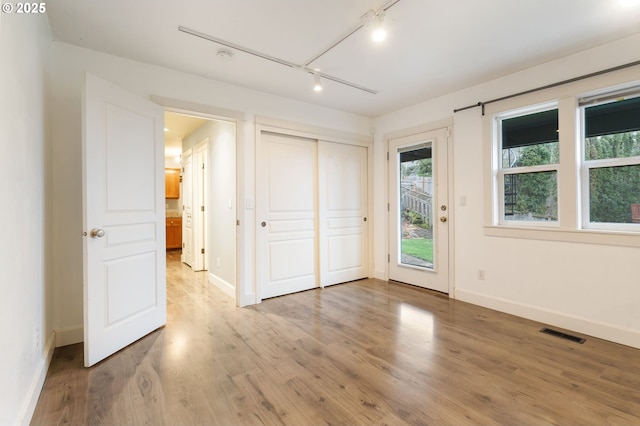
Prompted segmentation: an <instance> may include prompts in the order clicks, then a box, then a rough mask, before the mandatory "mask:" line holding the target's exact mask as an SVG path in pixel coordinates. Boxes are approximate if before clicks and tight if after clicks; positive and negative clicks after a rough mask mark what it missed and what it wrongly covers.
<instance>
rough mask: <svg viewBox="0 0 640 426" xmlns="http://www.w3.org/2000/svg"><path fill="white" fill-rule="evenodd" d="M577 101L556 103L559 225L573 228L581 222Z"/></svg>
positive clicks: (562, 227)
mask: <svg viewBox="0 0 640 426" xmlns="http://www.w3.org/2000/svg"><path fill="white" fill-rule="evenodd" d="M577 111H578V102H577V100H576V98H575V97H569V98H563V99H560V100H559V102H558V132H559V135H558V137H559V145H560V146H559V149H560V166H559V167H558V225H559V227H560V228H561V229H572V230H573V229H576V228H577V227H578V223H579V221H580V216H579V214H580V213H579V212H580V199H579V197H577V196H576V194H579V193H580V175H579V173H580V162H581V161H580V158H581V157H580V149H579V135H580V131H579V125H580V120H579V116H578V112H577Z"/></svg>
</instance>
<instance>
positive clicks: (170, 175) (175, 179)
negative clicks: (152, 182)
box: [164, 169, 180, 199]
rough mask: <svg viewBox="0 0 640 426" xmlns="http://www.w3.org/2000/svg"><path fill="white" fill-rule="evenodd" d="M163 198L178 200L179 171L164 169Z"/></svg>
mask: <svg viewBox="0 0 640 426" xmlns="http://www.w3.org/2000/svg"><path fill="white" fill-rule="evenodd" d="M164 197H165V198H173V199H176V198H180V169H164Z"/></svg>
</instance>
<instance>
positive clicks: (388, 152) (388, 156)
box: [387, 151, 389, 161]
mask: <svg viewBox="0 0 640 426" xmlns="http://www.w3.org/2000/svg"><path fill="white" fill-rule="evenodd" d="M387 161H389V151H387Z"/></svg>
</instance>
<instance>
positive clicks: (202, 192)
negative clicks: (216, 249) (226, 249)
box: [192, 138, 209, 271]
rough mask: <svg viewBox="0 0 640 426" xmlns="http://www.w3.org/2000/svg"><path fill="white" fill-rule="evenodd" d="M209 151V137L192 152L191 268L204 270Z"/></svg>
mask: <svg viewBox="0 0 640 426" xmlns="http://www.w3.org/2000/svg"><path fill="white" fill-rule="evenodd" d="M208 152H209V138H206V139H205V140H204V141H202V142H200V143H199V144H198V145H197V146H196V147H195V148H194V153H193V160H194V170H193V172H194V173H193V176H194V182H193V189H194V195H193V204H194V206H195V211H194V212H193V218H194V221H193V242H194V253H193V265H192V266H193V270H194V271H205V270H207V269H208V267H207V256H208V255H207V254H206V253H208V250H207V238H206V235H207V229H206V224H207V221H206V215H207V214H208V213H207V212H208V208H207V172H208V167H207V166H208V165H207V156H208Z"/></svg>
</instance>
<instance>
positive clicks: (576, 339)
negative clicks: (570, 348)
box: [540, 328, 587, 344]
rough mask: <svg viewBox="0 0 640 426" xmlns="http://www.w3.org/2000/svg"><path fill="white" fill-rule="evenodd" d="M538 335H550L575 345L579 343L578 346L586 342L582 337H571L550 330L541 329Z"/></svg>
mask: <svg viewBox="0 0 640 426" xmlns="http://www.w3.org/2000/svg"><path fill="white" fill-rule="evenodd" d="M540 333H545V334H550V335H552V336H556V337H562V338H563V339H567V340H571V341H572V342H576V343H580V344H583V343H584V342H586V341H587V340H586V339H583V338H582V337H577V336H572V335H570V334H567V333H563V332H561V331H558V330H552V329H550V328H543V329H542V330H540Z"/></svg>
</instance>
